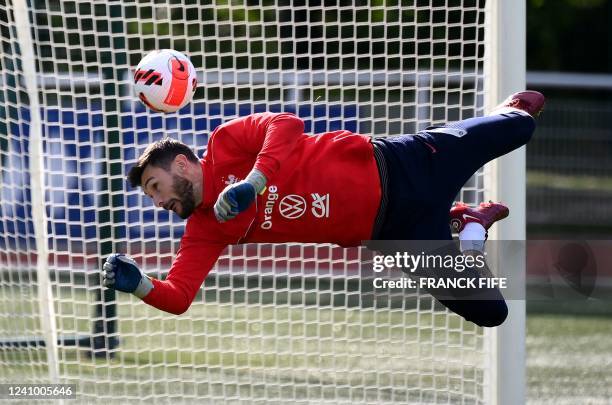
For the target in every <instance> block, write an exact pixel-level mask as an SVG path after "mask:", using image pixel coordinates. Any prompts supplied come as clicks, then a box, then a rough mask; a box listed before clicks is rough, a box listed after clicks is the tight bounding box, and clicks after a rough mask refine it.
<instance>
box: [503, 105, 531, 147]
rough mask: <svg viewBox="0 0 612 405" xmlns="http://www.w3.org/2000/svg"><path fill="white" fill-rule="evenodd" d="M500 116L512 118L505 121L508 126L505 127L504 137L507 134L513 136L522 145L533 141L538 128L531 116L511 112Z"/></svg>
mask: <svg viewBox="0 0 612 405" xmlns="http://www.w3.org/2000/svg"><path fill="white" fill-rule="evenodd" d="M500 115H502V116H504V117H509V118H512V119H510V120H508V119H506V120H504V122H507V123H508V125H507V126H504V134H502V136H503V135H506V134H507V135H508V136H512V137H513V138H514V139H516V140H517V142H518V143H519V144H521V145H525V144H527V143H528V142H529V141H530V140H531V137H532V136H533V133H534V131H535V128H536V124H535V119H534V118H533V117H532V116H531V115H529V114H527V113H523V112H510V113H505V114H500Z"/></svg>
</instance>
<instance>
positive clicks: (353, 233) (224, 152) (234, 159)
mask: <svg viewBox="0 0 612 405" xmlns="http://www.w3.org/2000/svg"><path fill="white" fill-rule="evenodd" d="M303 132H304V123H303V121H302V120H301V119H299V118H298V117H296V116H294V115H292V114H288V113H281V114H274V113H260V114H252V115H249V116H245V117H242V118H238V119H235V120H232V121H229V122H227V123H225V124H222V125H220V126H219V127H217V128H216V129H215V130H214V131H213V133H212V134H211V136H210V139H209V141H208V147H207V151H206V153H205V154H204V156H203V158H202V160H201V166H202V174H203V179H204V186H203V201H202V203H201V204H200V205H199V206H198V207H197V208H196V210H195V211H194V212H193V214H192V215H191V216H190V217H189V219H188V220H187V224H186V227H185V232H184V234H183V237H182V239H181V243H180V247H179V250H178V252H177V255H176V258H175V259H174V261H173V263H172V267H171V269H170V271H169V273H168V276H167V277H166V279H165V280H164V281H161V280H156V279H154V280H153V285H154V288H153V290H152V291H151V292H150V293H149V294H148V295H147V296H146V297H145V298H144V301H145V302H146V303H148V304H150V305H153V306H155V307H157V308H159V309H162V310H164V311H167V312H171V313H175V314H180V313H183V312H184V311H186V310H187V309H188V308H189V306H190V305H191V302H192V301H193V299H194V297H195V295H196V293H197V292H198V290H199V288H200V286H201V284H202V282H203V281H204V279H205V278H206V276H207V275H208V273H209V272H210V270H211V269H212V267H213V266H214V264H215V262H216V261H217V259H218V258H219V256H220V255H221V253H222V252H223V250H224V249H225V248H226V247H227V246H228V245H232V244H238V243H251V242H270V243H275V242H278V243H281V242H314V243H317V242H318V243H335V244H338V245H340V246H357V245H359V244H360V243H361V241H363V240H367V239H370V238H371V234H372V228H373V225H374V221H375V218H376V215H377V210H378V207H379V204H380V201H381V185H380V178H379V174H378V168H377V165H376V162H375V159H374V154H373V146H372V144H371V143H370V137H368V136H364V135H358V134H353V133H351V132H349V131H335V132H329V133H324V134H319V135H307V134H304V133H303ZM253 168H256V169H258V170H259V171H261V172H262V173H263V174H264V175H265V176H266V178H267V180H268V181H267V188H266V190H265V191H264V192H263V193H262V194H260V195H258V196H257V197H256V201H255V203H254V204H252V205H251V206H250V207H249V208H248V209H247V210H246V211H244V212H242V213H240V214H239V215H238V216H237V217H236V218H234V219H232V220H230V221H227V222H225V223H219V222H218V221H217V219H216V218H215V215H214V211H213V205H214V203H215V202H216V200H217V197H218V196H219V194H220V193H221V191H223V189H224V188H225V187H227V186H228V185H229V184H232V183H234V182H236V181H239V180H242V179H244V178H245V177H246V176H247V174H248V173H249V172H250V171H251V170H252V169H253Z"/></svg>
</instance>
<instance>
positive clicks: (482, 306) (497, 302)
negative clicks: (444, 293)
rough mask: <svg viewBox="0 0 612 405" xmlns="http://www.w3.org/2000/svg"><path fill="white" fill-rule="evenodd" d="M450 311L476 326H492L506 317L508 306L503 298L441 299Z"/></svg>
mask: <svg viewBox="0 0 612 405" xmlns="http://www.w3.org/2000/svg"><path fill="white" fill-rule="evenodd" d="M440 302H441V303H442V304H444V305H445V306H446V307H448V308H449V309H450V310H451V311H453V312H455V313H457V314H458V315H461V316H462V317H464V318H465V319H466V320H467V321H470V322H473V323H475V324H476V325H478V326H482V327H488V328H492V327H495V326H499V325H501V324H502V323H504V321H505V320H506V318H507V317H508V306H507V305H506V301H505V300H503V299H493V300H461V299H451V300H441V301H440Z"/></svg>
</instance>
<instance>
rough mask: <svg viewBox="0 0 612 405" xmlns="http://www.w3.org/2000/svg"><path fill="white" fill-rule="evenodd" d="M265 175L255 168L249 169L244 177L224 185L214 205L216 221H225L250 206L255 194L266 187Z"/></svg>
mask: <svg viewBox="0 0 612 405" xmlns="http://www.w3.org/2000/svg"><path fill="white" fill-rule="evenodd" d="M266 182H267V179H266V176H264V174H263V173H262V172H260V171H259V170H257V169H253V170H251V173H249V175H248V176H247V178H246V179H244V180H242V181H239V182H238V183H235V184H230V185H229V186H227V187H225V189H223V191H222V192H221V194H219V197H218V198H217V202H216V203H215V206H214V211H215V217H217V221H219V222H225V221H229V220H230V219H234V218H235V217H236V215H238V214H240V213H241V212H243V211H245V210H246V209H247V208H249V207H250V206H251V204H252V203H253V201H255V197H256V196H257V194H259V193H261V192H263V191H264V190H265V188H266Z"/></svg>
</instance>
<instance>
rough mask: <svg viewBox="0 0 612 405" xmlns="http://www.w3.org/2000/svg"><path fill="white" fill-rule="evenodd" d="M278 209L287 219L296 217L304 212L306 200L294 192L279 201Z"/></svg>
mask: <svg viewBox="0 0 612 405" xmlns="http://www.w3.org/2000/svg"><path fill="white" fill-rule="evenodd" d="M278 210H279V212H280V214H281V215H282V216H283V217H285V218H287V219H297V218H299V217H301V216H302V215H304V213H305V212H306V200H304V198H303V197H301V196H299V195H295V194H289V195H288V196H285V197H283V199H282V200H281V201H280V203H279V206H278Z"/></svg>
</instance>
